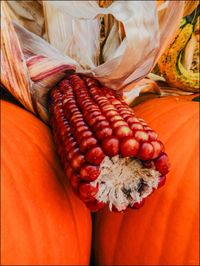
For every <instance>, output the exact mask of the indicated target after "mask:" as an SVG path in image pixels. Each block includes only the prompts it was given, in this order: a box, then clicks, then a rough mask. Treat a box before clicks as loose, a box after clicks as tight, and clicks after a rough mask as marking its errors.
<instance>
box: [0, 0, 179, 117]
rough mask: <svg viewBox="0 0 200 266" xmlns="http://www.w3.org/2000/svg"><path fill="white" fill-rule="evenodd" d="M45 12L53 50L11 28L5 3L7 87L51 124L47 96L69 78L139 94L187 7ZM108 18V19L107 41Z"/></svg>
mask: <svg viewBox="0 0 200 266" xmlns="http://www.w3.org/2000/svg"><path fill="white" fill-rule="evenodd" d="M22 2H23V1H22ZM40 2H41V1H40ZM43 12H44V20H45V30H44V31H43V32H45V33H46V35H45V36H46V39H47V40H48V41H49V42H50V44H51V45H49V44H48V43H47V42H46V41H45V40H43V39H42V38H40V37H39V36H36V35H35V34H33V33H31V32H29V31H27V30H25V29H24V28H23V27H21V26H20V25H19V24H18V23H16V22H11V19H10V17H9V15H10V12H9V11H8V3H6V2H3V3H2V29H3V30H2V33H1V38H2V42H1V43H2V45H1V53H2V71H1V82H2V84H3V85H4V86H5V87H6V88H7V89H8V90H9V91H10V92H11V93H12V94H13V95H14V96H15V97H16V98H17V99H18V100H19V101H20V102H21V103H22V104H23V105H24V106H25V107H26V108H27V109H28V110H30V111H32V112H34V113H36V114H38V115H39V116H40V117H41V118H42V119H43V120H44V121H47V120H48V113H47V110H46V94H47V92H48V91H49V89H51V88H52V87H53V86H54V85H55V84H56V83H57V82H58V81H59V80H60V79H62V78H63V76H64V75H66V72H69V71H70V72H71V71H77V72H81V73H85V74H87V75H93V76H94V77H96V78H97V79H98V80H99V81H101V82H102V83H104V84H105V85H107V86H109V87H111V88H113V89H117V90H126V89H127V88H128V90H130V89H131V88H133V86H134V84H135V82H137V81H138V80H140V79H142V78H144V77H145V76H146V75H147V74H148V73H149V72H150V71H151V70H152V69H153V67H154V65H155V64H156V62H157V60H158V58H159V57H160V55H161V54H162V53H163V51H164V50H165V48H166V47H167V45H168V44H169V42H170V41H171V40H172V39H173V37H174V35H175V32H176V30H177V28H178V25H179V22H180V19H181V17H182V15H183V12H184V2H183V1H169V2H168V3H167V5H166V3H165V2H163V3H161V4H160V5H158V7H157V6H156V4H155V3H154V2H152V1H116V2H113V3H112V4H111V5H109V6H108V7H107V8H101V7H99V5H98V3H97V2H95V1H43ZM102 15H103V16H104V18H106V19H108V21H107V22H106V23H107V24H106V23H105V20H104V23H105V25H106V28H105V29H104V38H103V39H102V38H101V37H102V36H101V35H100V32H101V25H100V16H102ZM18 22H19V21H18ZM29 29H30V28H29Z"/></svg>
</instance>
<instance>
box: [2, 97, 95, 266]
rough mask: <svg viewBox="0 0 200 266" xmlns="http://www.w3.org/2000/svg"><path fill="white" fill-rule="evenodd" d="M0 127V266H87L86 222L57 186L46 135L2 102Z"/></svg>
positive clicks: (58, 171)
mask: <svg viewBox="0 0 200 266" xmlns="http://www.w3.org/2000/svg"><path fill="white" fill-rule="evenodd" d="M1 121H2V132H1V137H2V139H1V155H2V158H1V167H2V175H1V183H2V184H1V186H2V190H1V193H2V194H1V196H2V205H1V207H2V208H1V218H2V219H1V225H2V226H1V230H2V231H1V243H2V248H1V263H2V265H88V264H89V258H90V244H91V216H90V213H89V211H88V209H87V208H86V207H85V205H84V204H83V203H82V202H81V201H80V200H79V199H78V197H76V195H75V194H74V192H73V191H72V190H71V188H70V186H69V185H68V183H67V181H66V182H64V183H63V182H62V181H61V180H65V179H66V178H65V174H64V172H63V171H62V168H61V166H60V163H59V161H58V159H57V156H56V153H55V149H54V144H53V141H52V136H51V133H50V130H49V129H48V127H47V126H46V125H45V124H43V123H42V122H41V121H39V120H38V119H37V118H35V117H34V116H33V115H32V114H31V113H29V112H27V111H25V110H23V109H22V108H20V107H17V106H15V105H13V104H10V103H8V102H5V101H2V102H1ZM59 179H60V180H59Z"/></svg>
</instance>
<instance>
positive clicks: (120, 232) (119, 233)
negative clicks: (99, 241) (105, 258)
mask: <svg viewBox="0 0 200 266" xmlns="http://www.w3.org/2000/svg"><path fill="white" fill-rule="evenodd" d="M126 214H127V211H126V212H125V215H126ZM119 215H121V214H119ZM125 215H123V217H122V219H121V221H120V226H119V231H118V234H117V238H116V241H115V247H114V252H113V257H112V261H113V264H114V265H117V264H116V262H115V258H116V255H115V254H116V252H117V249H118V241H119V238H120V236H121V234H122V232H123V230H121V229H122V228H123V225H124V221H125V219H124V217H125Z"/></svg>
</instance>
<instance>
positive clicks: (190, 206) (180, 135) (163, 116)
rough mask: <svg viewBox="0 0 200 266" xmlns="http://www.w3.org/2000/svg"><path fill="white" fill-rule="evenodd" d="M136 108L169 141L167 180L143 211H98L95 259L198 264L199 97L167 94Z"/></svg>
mask: <svg viewBox="0 0 200 266" xmlns="http://www.w3.org/2000/svg"><path fill="white" fill-rule="evenodd" d="M135 112H136V114H137V115H138V116H141V117H142V118H144V119H146V120H147V121H148V122H149V124H150V126H152V127H153V128H154V129H155V130H156V131H157V132H158V133H159V135H160V137H162V140H163V141H164V142H165V148H166V151H167V152H168V154H169V157H170V162H171V167H170V172H169V174H168V183H167V186H166V187H165V188H164V189H161V190H160V191H157V192H156V193H154V194H153V195H152V196H151V197H150V198H149V199H148V201H146V204H145V206H144V207H143V208H142V209H140V210H139V211H129V210H127V211H126V212H125V213H111V212H109V210H108V209H106V208H105V209H103V210H102V211H100V212H98V213H97V214H96V215H95V226H94V250H95V260H96V263H95V265H198V264H199V160H198V158H199V135H198V132H199V103H197V102H192V101H191V100H190V101H189V100H186V97H184V99H183V97H167V98H161V99H154V100H150V101H148V102H145V103H142V104H140V105H138V106H137V107H135Z"/></svg>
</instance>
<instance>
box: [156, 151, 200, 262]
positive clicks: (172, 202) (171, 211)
mask: <svg viewBox="0 0 200 266" xmlns="http://www.w3.org/2000/svg"><path fill="white" fill-rule="evenodd" d="M195 150H196V147H193V150H192V152H190V155H191V154H193V153H194V151H195ZM187 156H188V157H189V154H188V153H187ZM174 165H175V164H174ZM188 166H190V161H189V162H187V163H186V169H187V167H188ZM183 170H184V169H183ZM171 172H172V169H171ZM180 176H181V175H180ZM169 178H170V175H169ZM174 180H175V181H177V182H176V187H179V186H178V185H179V183H180V182H181V179H179V181H178V180H176V179H174ZM174 185H175V184H174ZM178 198H179V193H178V191H177V194H176V197H175V198H172V199H171V201H169V199H168V209H167V211H168V213H167V215H166V212H165V215H166V216H167V219H166V221H165V224H166V225H167V226H166V227H165V233H164V234H163V235H164V236H163V239H164V240H165V242H166V241H168V237H169V235H168V232H166V229H167V228H168V227H169V226H170V225H171V224H172V221H171V217H173V215H172V214H173V212H174V209H173V208H172V205H173V204H174V201H175V202H177V199H178ZM169 203H170V204H169ZM178 210H179V209H178ZM165 254H166V248H165V247H163V248H162V250H161V252H160V257H162V258H163V257H164V256H165ZM159 263H161V261H160V260H159ZM165 263H166V262H165ZM172 263H174V262H172ZM182 263H183V264H184V262H182Z"/></svg>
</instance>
